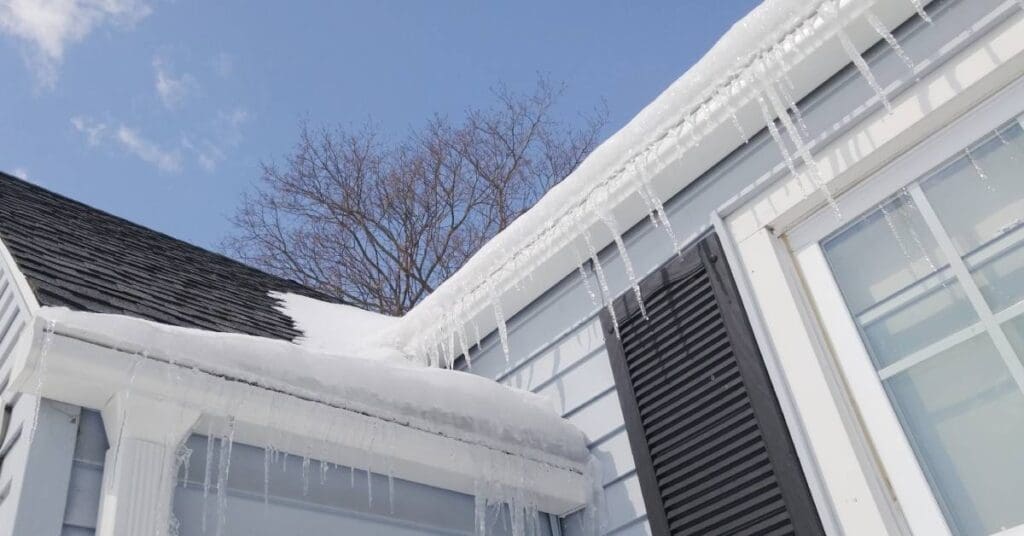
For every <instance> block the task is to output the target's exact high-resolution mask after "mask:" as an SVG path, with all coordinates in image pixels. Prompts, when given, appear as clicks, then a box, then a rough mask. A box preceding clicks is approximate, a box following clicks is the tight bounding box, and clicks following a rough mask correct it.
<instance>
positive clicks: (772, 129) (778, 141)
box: [755, 93, 808, 197]
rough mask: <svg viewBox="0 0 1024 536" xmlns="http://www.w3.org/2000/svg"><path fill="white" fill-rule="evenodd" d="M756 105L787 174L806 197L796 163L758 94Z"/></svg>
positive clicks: (765, 103) (766, 106)
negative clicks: (784, 164)
mask: <svg viewBox="0 0 1024 536" xmlns="http://www.w3.org/2000/svg"><path fill="white" fill-rule="evenodd" d="M755 97H756V98H757V104H758V105H759V106H760V108H761V116H762V117H764V122H765V125H766V126H767V127H768V133H769V134H771V136H772V140H773V141H775V145H776V146H777V147H778V148H779V152H780V153H782V160H783V161H784V162H785V163H786V168H787V169H789V174H790V175H792V176H793V178H794V179H795V180H796V181H797V184H799V185H800V190H801V191H803V193H804V197H806V196H807V194H808V192H807V188H806V187H805V186H804V183H803V181H802V180H801V179H800V177H801V175H800V174H799V173H797V172H796V163H795V162H793V157H792V156H791V155H790V154H789V149H788V148H787V147H786V142H785V141H784V140H783V139H782V134H780V133H779V127H778V126H776V125H775V120H774V119H772V116H771V113H770V112H769V111H768V103H767V102H765V100H764V97H762V96H761V94H760V93H758V94H756V95H755Z"/></svg>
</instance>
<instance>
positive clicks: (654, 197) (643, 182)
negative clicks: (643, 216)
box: [639, 175, 682, 253]
mask: <svg viewBox="0 0 1024 536" xmlns="http://www.w3.org/2000/svg"><path fill="white" fill-rule="evenodd" d="M639 177H640V188H641V189H643V190H646V191H647V197H648V198H650V200H651V203H652V204H654V213H655V214H656V215H657V216H658V220H660V221H661V226H662V227H663V228H664V229H665V233H666V234H668V238H669V240H671V241H672V251H675V252H677V253H678V252H679V251H680V250H681V249H682V245H681V244H680V243H679V239H678V238H676V232H675V230H674V229H673V228H672V222H671V221H669V219H668V213H667V212H665V203H663V202H662V201H661V198H660V197H658V194H657V193H655V191H654V187H652V186H651V181H650V178H649V177H647V175H640V176H639Z"/></svg>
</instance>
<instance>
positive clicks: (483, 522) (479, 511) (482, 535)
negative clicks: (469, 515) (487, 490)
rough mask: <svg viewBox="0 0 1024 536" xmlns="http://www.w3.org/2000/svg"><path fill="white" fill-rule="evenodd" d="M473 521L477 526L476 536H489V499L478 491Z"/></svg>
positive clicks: (474, 500) (475, 497)
mask: <svg viewBox="0 0 1024 536" xmlns="http://www.w3.org/2000/svg"><path fill="white" fill-rule="evenodd" d="M473 519H474V521H475V525H476V531H475V532H474V534H475V535H476V536H487V499H486V498H485V497H484V496H483V495H481V492H480V491H477V493H476V495H475V496H474V497H473Z"/></svg>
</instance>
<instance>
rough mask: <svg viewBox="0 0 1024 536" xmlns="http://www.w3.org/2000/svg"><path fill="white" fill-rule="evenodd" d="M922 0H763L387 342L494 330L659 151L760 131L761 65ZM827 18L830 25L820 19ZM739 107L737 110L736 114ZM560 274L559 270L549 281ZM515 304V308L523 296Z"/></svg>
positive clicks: (646, 175) (416, 343)
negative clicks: (491, 319) (735, 128)
mask: <svg viewBox="0 0 1024 536" xmlns="http://www.w3.org/2000/svg"><path fill="white" fill-rule="evenodd" d="M925 3H927V0H913V1H912V2H911V1H910V0H908V3H907V4H906V6H903V5H902V4H899V5H897V4H898V3H892V4H889V3H885V2H881V1H880V0H766V1H764V2H763V3H762V4H760V5H759V6H757V7H756V8H754V9H753V10H752V11H751V12H750V13H749V14H748V15H747V16H745V17H744V18H743V19H741V20H740V21H739V22H737V23H736V24H735V25H733V26H732V28H731V29H730V30H729V31H728V32H726V33H725V34H724V35H723V36H722V37H721V38H720V39H719V41H718V42H717V43H716V44H715V45H714V46H713V47H712V48H711V50H709V51H708V53H707V54H705V55H704V56H703V58H702V59H701V60H700V61H698V62H697V63H696V64H695V65H694V66H693V67H691V68H690V69H689V70H687V71H686V72H685V73H684V74H683V75H682V76H681V77H680V78H679V79H677V80H676V81H675V82H674V83H673V84H672V85H671V86H670V87H669V88H668V89H666V90H665V91H664V92H663V93H662V94H661V95H660V96H658V98H656V99H655V100H654V101H653V102H651V103H650V104H649V105H648V106H646V107H645V108H644V109H643V110H641V111H640V113H639V114H637V115H636V117H634V118H633V119H632V120H631V121H630V122H629V123H628V124H627V125H626V126H624V127H623V128H622V129H620V130H619V131H618V132H616V133H615V134H614V135H612V136H611V137H610V138H608V140H606V141H605V142H604V143H602V144H601V145H600V146H599V147H597V149H595V150H594V152H593V153H592V154H591V155H590V156H589V157H588V158H587V159H586V160H584V162H583V163H582V164H580V166H579V167H578V168H577V169H576V170H575V171H573V172H572V173H571V174H570V175H569V176H568V177H566V178H565V180H563V181H562V182H560V183H559V184H557V185H556V186H555V187H553V188H552V189H551V190H550V191H549V192H548V193H547V194H546V195H545V196H543V197H542V198H541V199H540V201H539V202H538V203H537V204H536V205H535V206H534V207H533V208H531V209H530V210H528V211H527V212H526V213H524V214H523V215H522V216H520V217H519V218H518V219H516V220H515V221H514V222H513V223H512V224H511V225H510V226H509V227H508V228H506V229H505V230H504V231H502V232H501V233H499V234H498V235H497V236H496V237H494V238H493V239H492V240H490V241H489V242H488V243H486V244H485V245H484V246H483V247H482V248H481V249H480V250H479V251H478V252H477V253H476V254H475V255H474V256H473V257H472V258H471V259H470V260H469V261H468V262H467V263H466V264H465V265H464V266H463V267H462V268H461V269H459V270H458V271H457V272H456V273H455V274H453V275H452V276H451V277H449V278H448V280H446V281H445V282H444V283H443V284H442V285H441V286H440V287H438V288H437V289H436V290H435V291H434V292H433V293H431V294H430V295H429V296H427V297H426V298H425V299H424V300H423V301H422V302H421V303H420V304H418V305H417V306H416V307H414V308H413V310H412V311H410V312H409V313H408V314H407V315H406V316H405V317H404V318H403V321H402V322H401V323H399V324H397V325H396V331H395V332H394V333H393V334H392V335H391V340H392V342H393V343H394V344H396V345H408V346H409V347H410V348H414V349H415V351H419V352H422V351H424V349H427V350H430V349H431V348H432V347H433V346H437V340H431V338H432V337H433V338H436V339H438V340H446V339H448V338H450V337H451V336H452V335H451V334H452V332H457V331H458V330H460V329H462V328H461V327H460V324H464V323H465V322H467V321H468V319H472V318H486V317H487V316H489V315H490V313H484V312H483V311H486V310H487V309H490V308H493V309H494V316H495V317H496V318H495V322H496V323H497V324H498V328H499V331H500V330H502V329H503V326H502V324H503V322H504V319H503V318H502V317H503V315H504V312H502V311H501V306H500V305H495V302H496V301H500V299H501V297H502V296H503V295H505V294H506V293H512V292H514V289H519V288H523V287H529V286H530V280H529V278H530V277H531V275H532V274H533V273H534V271H535V270H536V269H537V267H538V266H541V265H543V264H544V263H545V262H547V261H549V260H551V259H553V258H556V257H564V256H565V251H566V250H572V249H575V248H579V249H585V248H584V247H583V246H584V245H583V243H582V242H581V238H580V237H581V235H583V234H584V233H589V232H594V231H596V232H600V233H602V234H600V235H599V236H598V235H595V237H594V241H595V242H598V241H599V240H600V241H601V243H598V244H596V245H597V246H598V249H600V246H603V245H605V244H607V243H610V242H611V241H612V235H608V234H606V233H607V231H608V229H607V228H605V227H604V226H602V225H601V224H602V223H603V222H608V221H610V220H609V218H608V216H610V215H611V213H612V211H613V210H615V209H616V207H617V206H619V205H620V204H621V203H623V201H624V200H626V199H627V198H629V197H631V196H633V195H635V194H637V193H641V194H643V190H644V189H646V190H647V191H648V192H649V191H650V190H651V189H652V188H651V185H650V184H649V183H646V182H647V181H650V180H651V177H652V176H654V174H655V171H657V170H659V169H662V168H663V166H664V165H665V162H666V161H667V159H666V155H673V154H675V155H678V154H685V153H693V152H712V153H715V154H716V155H717V154H719V153H720V154H721V155H723V156H724V155H725V154H728V152H729V151H731V150H732V149H733V148H735V146H737V145H739V144H740V143H742V140H741V139H739V136H737V135H735V133H733V136H732V137H733V138H736V139H735V144H732V145H730V146H729V147H724V146H719V145H720V144H715V145H714V146H712V147H709V146H708V144H704V145H701V140H702V138H703V137H704V136H705V135H706V134H707V133H708V132H709V131H711V130H714V129H717V128H722V125H728V124H729V123H730V119H731V120H732V122H733V123H735V124H737V125H738V124H739V123H740V121H744V120H745V119H743V118H746V117H756V119H754V120H753V121H760V123H758V124H759V125H760V126H757V127H756V130H760V129H761V128H763V126H764V125H765V122H764V121H763V120H762V118H761V117H760V114H758V113H757V112H758V111H759V110H758V107H757V105H756V104H753V103H754V96H755V95H757V93H758V91H759V89H758V88H759V87H760V84H761V83H762V82H763V79H762V78H761V77H764V76H767V75H766V74H765V70H766V69H771V70H773V71H771V72H776V71H777V72H779V73H784V72H786V71H787V70H789V67H790V65H791V64H790V63H789V62H795V61H799V60H801V59H802V58H804V57H806V55H807V54H808V53H809V52H811V51H814V50H816V49H818V48H820V47H822V46H823V45H822V43H823V42H826V41H827V40H828V38H829V37H831V36H832V35H833V33H832V32H836V31H838V30H837V29H838V28H840V27H842V26H843V25H845V24H848V23H849V21H850V20H852V19H853V18H855V17H856V16H858V15H860V14H861V13H862V12H863V11H864V10H866V9H868V8H869V7H871V8H875V9H876V10H877V11H878V12H879V13H882V12H883V11H885V12H887V13H888V12H892V13H891V14H892V15H893V16H892V17H889V18H887V23H894V22H895V20H896V18H898V17H900V16H902V15H903V11H904V10H905V9H909V10H910V11H909V13H908V14H912V13H913V9H914V8H915V7H916V6H917V5H920V4H925ZM900 20H902V19H900ZM836 21H838V24H829V22H836ZM876 38H877V36H876ZM846 62H849V58H848V57H846V56H835V57H833V58H832V59H831V60H829V63H828V64H824V65H823V64H818V65H817V70H818V71H819V72H820V71H823V70H828V69H833V68H834V69H835V70H837V69H839V68H841V67H842V65H844V64H845V63H846ZM771 76H777V75H776V74H773V75H771ZM818 83H820V82H818ZM805 89H806V90H807V91H809V90H810V88H805ZM794 93H797V92H794ZM802 95H803V94H796V95H795V96H796V98H800V97H801V96H802ZM741 107H742V108H743V110H738V109H739V108H741ZM738 112H742V113H743V114H746V115H742V116H741V117H742V118H741V120H740V121H736V116H737V115H738ZM730 116H731V117H730ZM752 124H753V123H752ZM730 128H732V127H731V126H730ZM676 158H678V156H676ZM717 158H721V156H718V157H717ZM671 193H674V191H673V192H671ZM647 201H649V202H650V201H651V200H647ZM641 217H645V216H641ZM611 221H614V220H611ZM617 223H626V224H627V225H626V227H628V224H632V222H617ZM624 228H625V227H623V228H621V229H614V230H613V233H618V232H620V231H622V230H623V229H624ZM584 256H585V255H584ZM566 273H568V272H567V271H563V272H560V273H559V274H558V277H559V278H560V277H562V276H564V275H565V274H566ZM556 280H557V279H556ZM540 291H543V289H541V290H540ZM517 304H518V305H523V303H522V300H520V301H518V302H517ZM511 312H512V313H514V312H515V311H511ZM503 342H504V341H503Z"/></svg>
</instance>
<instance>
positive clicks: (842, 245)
mask: <svg viewBox="0 0 1024 536" xmlns="http://www.w3.org/2000/svg"><path fill="white" fill-rule="evenodd" d="M824 249H825V256H826V257H827V258H828V261H829V264H830V265H831V267H832V270H833V272H834V273H835V276H836V281H837V283H838V284H839V288H840V289H841V290H842V292H843V296H844V297H845V299H846V302H847V305H848V306H849V308H850V310H851V311H852V313H853V316H854V318H855V320H856V321H857V324H858V326H859V327H860V329H861V332H862V334H863V336H864V339H865V343H866V345H867V346H868V349H869V352H870V353H871V356H872V358H873V359H874V361H875V365H876V366H877V367H878V368H883V367H885V366H887V365H890V364H892V363H893V362H895V361H897V360H899V359H900V358H902V357H905V356H907V355H909V354H911V353H913V352H914V351H917V350H920V349H921V348H924V347H925V346H927V345H929V344H931V343H933V342H935V341H937V340H939V339H941V338H942V337H944V336H946V335H949V334H950V333H953V332H955V331H958V330H960V329H963V328H966V327H968V326H970V325H971V324H973V323H974V322H976V321H977V315H976V314H975V313H974V310H973V309H972V308H971V307H970V304H969V302H968V301H967V299H966V297H965V296H964V293H963V291H962V289H961V288H960V285H959V283H957V282H956V280H955V279H953V275H952V272H951V270H950V269H949V268H948V266H947V262H946V259H945V257H944V256H943V254H942V252H941V251H940V250H939V247H938V245H937V244H936V241H935V239H934V237H933V236H932V234H931V233H930V232H929V231H928V228H927V226H926V225H925V223H924V220H923V219H922V218H921V215H920V213H919V212H918V210H917V208H916V207H915V206H914V205H913V203H912V202H911V199H910V197H909V195H906V194H901V195H899V196H897V197H896V198H894V199H892V200H889V201H887V202H886V203H884V204H883V205H881V206H880V207H879V208H878V209H877V210H875V211H874V212H872V213H870V214H868V215H866V216H865V217H863V218H861V219H860V220H859V221H858V222H857V223H855V224H853V225H852V226H850V227H849V228H847V229H846V230H844V231H843V232H842V233H840V234H839V235H838V236H836V237H835V238H833V239H831V240H829V241H828V242H827V243H826V244H824Z"/></svg>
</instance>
